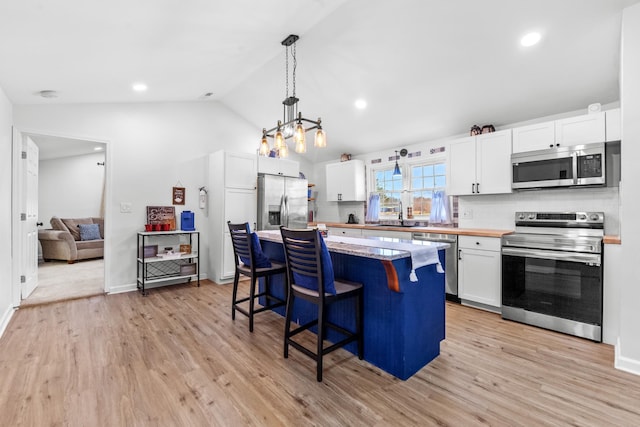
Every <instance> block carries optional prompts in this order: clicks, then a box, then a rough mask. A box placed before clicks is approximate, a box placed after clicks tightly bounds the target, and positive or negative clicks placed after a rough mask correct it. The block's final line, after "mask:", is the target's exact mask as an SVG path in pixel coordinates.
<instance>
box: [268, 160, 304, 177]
mask: <svg viewBox="0 0 640 427" xmlns="http://www.w3.org/2000/svg"><path fill="white" fill-rule="evenodd" d="M258 173H266V174H269V175H280V176H292V177H295V178H298V176H299V174H300V163H298V162H296V161H295V160H289V159H280V158H277V157H264V156H259V157H258Z"/></svg>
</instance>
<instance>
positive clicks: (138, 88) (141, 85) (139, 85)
mask: <svg viewBox="0 0 640 427" xmlns="http://www.w3.org/2000/svg"><path fill="white" fill-rule="evenodd" d="M133 90H135V91H136V92H144V91H145V90H147V85H146V84H144V83H134V84H133Z"/></svg>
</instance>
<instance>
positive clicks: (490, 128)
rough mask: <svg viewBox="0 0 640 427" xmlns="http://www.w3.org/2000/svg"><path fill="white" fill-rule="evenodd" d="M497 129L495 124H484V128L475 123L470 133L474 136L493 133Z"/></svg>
mask: <svg viewBox="0 0 640 427" xmlns="http://www.w3.org/2000/svg"><path fill="white" fill-rule="evenodd" d="M495 131H496V128H495V126H493V125H484V126H482V128H480V126H478V125H473V126H471V129H470V130H469V135H471V136H474V135H480V134H482V133H491V132H495Z"/></svg>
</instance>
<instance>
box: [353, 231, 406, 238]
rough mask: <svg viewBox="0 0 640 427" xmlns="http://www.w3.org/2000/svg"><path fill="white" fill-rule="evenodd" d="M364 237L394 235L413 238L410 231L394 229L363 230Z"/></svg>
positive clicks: (394, 236)
mask: <svg viewBox="0 0 640 427" xmlns="http://www.w3.org/2000/svg"><path fill="white" fill-rule="evenodd" d="M362 235H363V236H364V237H393V238H394V239H404V240H411V232H410V231H406V232H405V231H394V230H377V229H374V230H367V229H363V230H362Z"/></svg>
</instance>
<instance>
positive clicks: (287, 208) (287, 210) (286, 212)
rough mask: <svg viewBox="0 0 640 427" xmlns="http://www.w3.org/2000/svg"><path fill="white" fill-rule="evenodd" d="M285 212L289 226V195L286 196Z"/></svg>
mask: <svg viewBox="0 0 640 427" xmlns="http://www.w3.org/2000/svg"><path fill="white" fill-rule="evenodd" d="M284 212H285V219H286V221H287V227H288V226H289V196H284Z"/></svg>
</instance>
